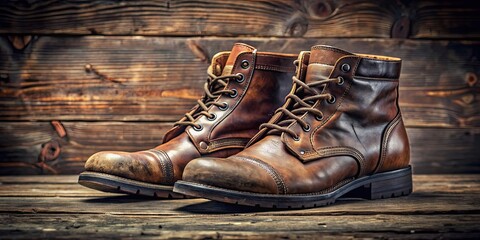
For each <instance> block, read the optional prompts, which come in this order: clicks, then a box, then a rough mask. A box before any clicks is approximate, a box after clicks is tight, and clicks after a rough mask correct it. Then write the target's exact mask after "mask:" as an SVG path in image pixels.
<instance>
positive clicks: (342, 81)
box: [337, 76, 345, 86]
mask: <svg viewBox="0 0 480 240" xmlns="http://www.w3.org/2000/svg"><path fill="white" fill-rule="evenodd" d="M344 83H345V79H343V77H341V76H339V77H338V82H337V85H339V86H342V85H343V84H344Z"/></svg>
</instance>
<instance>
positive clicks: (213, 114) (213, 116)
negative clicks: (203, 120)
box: [207, 113, 217, 121]
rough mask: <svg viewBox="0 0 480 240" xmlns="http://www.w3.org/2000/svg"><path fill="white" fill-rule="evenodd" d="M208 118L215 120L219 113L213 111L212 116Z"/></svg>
mask: <svg viewBox="0 0 480 240" xmlns="http://www.w3.org/2000/svg"><path fill="white" fill-rule="evenodd" d="M207 119H208V120H209V121H213V120H215V119H217V115H216V114H215V113H212V116H211V117H207Z"/></svg>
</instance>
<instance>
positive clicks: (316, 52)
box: [305, 45, 354, 84]
mask: <svg viewBox="0 0 480 240" xmlns="http://www.w3.org/2000/svg"><path fill="white" fill-rule="evenodd" d="M348 55H354V54H352V53H349V52H347V51H344V50H341V49H338V48H334V47H331V46H326V45H317V46H313V47H312V49H311V50H310V60H309V62H310V64H309V65H308V67H307V75H306V76H305V82H306V83H307V84H308V83H311V82H316V81H319V80H322V79H327V78H328V77H329V75H330V73H331V72H332V70H333V67H334V65H335V63H336V62H337V60H338V59H339V58H341V57H343V56H348Z"/></svg>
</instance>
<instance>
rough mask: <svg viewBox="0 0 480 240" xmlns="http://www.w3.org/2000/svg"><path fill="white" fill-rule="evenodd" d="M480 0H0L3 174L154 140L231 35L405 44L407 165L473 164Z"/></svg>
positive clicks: (467, 169)
mask: <svg viewBox="0 0 480 240" xmlns="http://www.w3.org/2000/svg"><path fill="white" fill-rule="evenodd" d="M479 26H480V4H479V2H478V1H475V0H471V1H467V0H457V1H448V0H445V1H438V0H437V1H436V0H431V1H427V0H425V1H415V0H398V1H390V0H381V1H379V0H362V1H360V0H358V1H357V0H354V1H352V0H338V1H333V0H313V1H302V0H296V1H286V0H285V1H282V0H266V1H263V0H258V1H220V0H213V1H206V0H205V1H175V0H169V1H160V0H158V1H154V0H148V1H146V0H143V1H113V0H93V1H78V2H77V1H60V0H29V1H1V2H0V174H72V173H78V172H80V171H81V170H82V167H83V162H84V161H85V160H86V159H87V157H88V156H89V155H91V154H93V153H94V152H96V151H100V150H126V151H135V150H142V149H146V148H151V147H154V146H155V145H157V144H158V143H160V141H161V139H162V135H163V134H164V133H165V131H166V130H168V128H169V126H170V125H171V124H172V123H173V122H174V121H176V120H177V119H178V118H179V117H181V116H182V115H183V113H185V112H186V111H187V110H189V109H190V108H191V107H192V106H193V104H194V102H195V100H196V99H197V98H198V97H199V96H200V95H201V94H202V84H203V82H204V81H205V79H206V74H205V71H206V68H207V66H208V64H209V60H210V58H211V57H212V56H213V54H215V53H216V52H218V51H221V50H228V49H229V48H230V47H231V45H232V44H233V43H235V42H246V43H249V44H252V45H254V46H256V47H257V48H259V49H260V50H262V51H281V52H288V53H298V52H299V51H301V50H308V49H309V48H310V47H311V46H312V45H315V44H329V45H334V46H338V47H341V48H344V49H346V50H350V51H354V52H360V53H371V54H381V55H391V56H396V57H401V58H402V59H403V60H404V62H403V69H402V76H401V91H400V94H401V99H400V100H401V103H400V104H401V108H402V110H403V114H404V118H405V121H406V125H407V128H408V129H407V131H408V134H409V137H410V141H411V148H412V162H413V165H414V171H415V172H416V173H480V95H479V93H480V83H478V77H479V75H480V41H479V40H480V27H479Z"/></svg>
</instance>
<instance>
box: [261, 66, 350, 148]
mask: <svg viewBox="0 0 480 240" xmlns="http://www.w3.org/2000/svg"><path fill="white" fill-rule="evenodd" d="M295 64H296V65H297V64H298V62H297V61H296V62H295ZM292 79H293V82H294V83H295V84H296V85H297V89H296V91H295V93H293V94H289V95H287V97H286V99H291V100H292V101H293V102H292V103H291V104H290V106H287V107H281V108H278V109H277V110H276V111H275V113H278V112H282V113H283V117H282V118H281V119H280V120H278V121H277V122H276V123H263V124H262V125H260V129H262V128H269V129H270V131H269V132H268V134H280V133H282V132H284V133H287V134H289V135H290V136H291V137H292V138H293V139H294V140H298V139H299V137H298V135H297V134H296V133H295V132H294V131H292V130H291V129H289V128H288V126H289V125H290V124H292V123H294V122H298V124H300V126H302V128H303V130H304V131H309V130H310V125H309V124H308V123H307V122H305V120H303V119H302V118H301V116H302V115H303V114H305V113H311V114H313V115H314V116H315V118H316V119H317V120H319V121H320V120H322V119H323V113H322V111H320V110H318V109H315V108H314V105H315V104H316V103H317V101H320V100H323V99H326V100H327V102H328V103H334V102H335V96H333V95H332V94H330V93H322V89H324V88H325V86H326V84H328V83H330V82H336V83H337V84H340V85H341V84H343V82H344V79H343V78H342V77H337V78H327V79H322V80H320V81H316V82H312V83H308V84H307V83H304V82H303V81H301V80H299V79H298V78H297V77H296V76H294V77H293V78H292ZM300 96H301V97H300Z"/></svg>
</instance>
